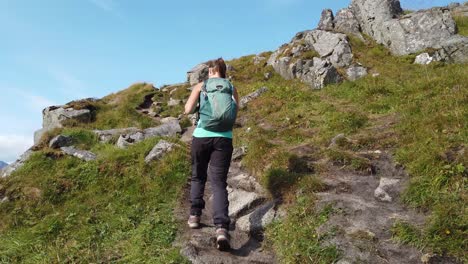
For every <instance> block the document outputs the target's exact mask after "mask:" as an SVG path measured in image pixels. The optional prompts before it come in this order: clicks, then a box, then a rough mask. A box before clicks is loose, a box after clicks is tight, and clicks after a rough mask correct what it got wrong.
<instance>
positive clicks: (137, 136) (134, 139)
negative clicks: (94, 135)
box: [116, 132, 145, 148]
mask: <svg viewBox="0 0 468 264" xmlns="http://www.w3.org/2000/svg"><path fill="white" fill-rule="evenodd" d="M143 140H145V135H144V134H143V133H142V132H136V133H133V134H130V135H120V137H119V139H118V140H117V144H116V146H117V147H118V148H127V147H128V146H130V145H133V144H135V143H138V142H141V141H143Z"/></svg>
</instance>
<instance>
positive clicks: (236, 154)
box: [231, 146, 247, 160]
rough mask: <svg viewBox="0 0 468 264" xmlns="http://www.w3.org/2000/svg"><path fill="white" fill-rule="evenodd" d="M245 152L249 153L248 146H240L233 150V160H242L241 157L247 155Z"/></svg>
mask: <svg viewBox="0 0 468 264" xmlns="http://www.w3.org/2000/svg"><path fill="white" fill-rule="evenodd" d="M245 154H247V147H245V146H243V147H240V148H235V149H234V150H233V151H232V158H231V160H240V159H242V157H244V156H245Z"/></svg>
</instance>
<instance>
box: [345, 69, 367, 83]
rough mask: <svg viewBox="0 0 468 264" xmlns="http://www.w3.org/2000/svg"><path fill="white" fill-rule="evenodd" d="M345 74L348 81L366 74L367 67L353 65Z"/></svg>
mask: <svg viewBox="0 0 468 264" xmlns="http://www.w3.org/2000/svg"><path fill="white" fill-rule="evenodd" d="M346 75H348V79H349V80H350V81H355V80H357V79H360V78H362V77H364V76H366V75H367V69H366V68H364V67H361V66H356V65H353V66H351V67H349V68H348V69H347V70H346Z"/></svg>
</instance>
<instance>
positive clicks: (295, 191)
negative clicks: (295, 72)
mask: <svg viewBox="0 0 468 264" xmlns="http://www.w3.org/2000/svg"><path fill="white" fill-rule="evenodd" d="M460 21H462V22H460ZM463 21H464V22H463ZM457 22H459V25H458V26H459V31H460V32H461V33H462V32H465V33H466V30H467V27H466V25H467V24H466V19H461V18H460V19H457ZM351 43H352V47H353V52H354V54H355V60H356V61H358V62H360V63H362V64H363V65H364V66H366V67H368V68H369V69H370V74H369V75H368V76H367V77H365V78H363V79H360V80H358V81H356V82H344V83H342V84H339V85H331V86H328V87H326V88H325V89H323V90H312V89H310V88H309V87H307V86H306V85H305V84H303V83H301V82H300V81H297V80H293V81H286V80H284V79H282V78H281V77H280V76H279V75H277V74H275V73H274V71H273V69H272V68H271V67H267V66H264V65H262V64H259V65H254V64H253V56H246V57H242V58H239V59H235V60H232V61H230V62H229V64H231V65H232V66H233V67H234V69H235V70H234V71H232V72H230V73H229V74H230V75H231V76H232V78H233V82H234V84H235V86H236V87H237V88H238V90H239V93H240V95H241V96H242V95H246V94H248V93H250V92H252V91H254V90H256V89H258V88H260V87H262V86H266V87H268V88H269V90H268V92H266V93H265V94H264V95H262V96H261V97H260V98H258V99H256V100H254V101H253V102H251V103H250V104H249V105H248V107H247V108H245V109H244V110H242V111H241V112H240V114H239V119H240V123H242V126H241V127H239V128H236V130H235V139H234V144H235V145H236V146H248V149H249V152H248V154H247V156H246V157H245V159H244V160H243V165H244V166H245V167H247V168H248V169H249V170H250V171H251V172H252V173H253V174H254V175H255V176H256V177H257V178H258V179H259V181H260V182H261V183H262V184H263V185H264V186H265V187H266V188H267V189H268V190H269V191H270V193H271V195H272V196H273V197H276V198H282V200H283V206H284V207H285V208H286V210H287V212H288V216H287V217H286V219H284V221H282V222H277V223H274V224H272V225H271V226H269V227H268V228H267V242H268V243H267V244H269V245H270V246H271V247H273V248H274V249H275V250H276V252H277V253H278V257H279V259H280V260H281V261H282V262H284V263H306V262H313V263H331V262H333V261H334V260H336V259H337V258H338V257H339V255H340V252H339V250H337V249H336V248H335V247H333V246H329V247H324V246H322V245H321V241H323V239H324V237H323V236H320V235H319V234H317V233H316V231H315V228H317V227H318V226H320V225H321V224H322V223H324V222H325V221H326V220H327V218H328V216H329V215H330V214H331V213H333V210H334V209H333V208H332V207H326V208H325V209H323V210H321V211H317V210H316V209H315V207H314V205H315V201H314V199H315V198H314V193H315V192H317V191H319V190H322V189H323V188H324V186H323V184H322V183H321V182H320V176H321V175H322V174H324V173H325V171H324V170H325V167H324V166H321V165H320V164H322V163H321V161H322V160H330V161H332V162H333V161H336V162H339V163H340V164H342V165H343V167H347V168H349V169H351V170H356V171H365V170H367V169H369V164H367V163H366V160H363V159H360V158H359V157H357V156H356V155H354V154H353V153H354V152H356V151H359V150H381V149H389V150H392V151H393V152H394V154H395V157H396V159H397V161H398V162H399V163H400V164H401V165H403V166H404V167H405V168H406V169H407V171H408V173H409V174H410V175H411V183H410V186H409V188H408V189H407V190H406V193H405V194H404V201H405V203H406V204H407V205H408V206H411V207H414V208H417V209H418V210H423V211H426V212H428V213H429V214H430V218H429V221H428V222H427V225H426V226H425V227H424V229H422V230H419V229H417V228H416V227H414V226H412V225H411V223H404V222H400V223H397V224H396V225H395V226H394V228H393V233H394V239H395V240H396V241H400V242H401V243H407V244H411V245H414V246H417V247H420V248H424V250H425V251H433V252H435V253H439V254H449V255H452V256H456V257H458V258H460V259H462V260H465V261H467V260H468V259H467V256H466V253H465V252H468V248H467V245H468V243H466V242H467V241H466V237H467V224H466V223H468V217H467V216H468V214H467V211H466V206H465V204H466V202H467V196H466V189H467V188H466V187H467V181H466V179H467V176H468V175H467V169H466V168H467V166H468V159H467V158H468V157H467V155H468V154H467V152H466V151H464V152H463V151H461V150H464V149H465V148H466V142H468V127H467V126H468V110H467V108H466V105H468V92H467V91H468V89H467V88H468V87H467V83H468V75H467V74H466V73H467V69H468V67H467V65H466V64H465V65H444V64H441V63H433V64H430V65H428V66H421V65H414V64H412V61H413V59H414V56H405V57H393V56H391V55H390V53H389V51H388V50H387V49H385V48H384V47H382V46H380V45H377V44H376V43H374V42H373V41H371V40H367V42H366V43H364V42H362V41H360V40H357V39H353V38H352V39H351ZM269 54H271V53H269V52H268V53H265V54H262V55H264V56H266V57H268V55H269ZM267 72H270V73H272V77H271V78H269V79H268V80H265V77H264V74H265V73H267ZM373 74H378V76H375V77H373V76H372V75H373ZM175 88H178V89H177V91H176V92H174V93H173V96H172V97H174V98H180V99H184V98H186V97H187V96H188V91H187V90H186V89H185V88H187V86H180V87H175ZM175 88H174V87H173V88H171V89H175ZM147 95H152V96H154V98H155V99H158V100H160V101H161V102H165V101H167V100H168V98H169V95H168V93H163V92H158V91H155V90H154V88H153V87H152V85H149V84H135V85H133V86H131V87H130V88H129V89H126V90H123V91H121V92H118V93H116V94H112V95H109V96H107V97H105V98H103V99H102V100H98V101H92V100H85V101H78V102H73V103H71V105H73V106H74V107H75V108H88V109H91V110H92V111H93V112H94V119H93V122H91V123H88V124H82V123H69V124H67V127H66V128H64V129H60V130H56V131H53V132H51V133H49V134H48V135H46V136H45V138H44V143H45V142H47V139H50V138H51V137H52V136H54V135H57V134H59V133H62V134H66V135H70V136H72V137H73V139H74V141H75V145H76V146H77V147H79V148H82V149H88V150H91V151H93V152H94V153H96V154H98V157H99V158H98V160H96V161H93V162H87V163H85V162H82V161H79V160H77V159H75V158H71V157H68V156H63V155H62V154H60V153H59V152H57V151H54V150H51V149H48V148H47V147H46V144H42V145H41V146H40V147H39V150H38V151H37V152H36V153H35V154H34V155H33V156H32V158H31V159H30V160H29V161H28V162H27V164H26V165H25V166H24V167H23V168H22V169H20V170H19V171H17V172H15V173H14V174H13V175H12V176H11V177H9V178H7V179H0V192H1V193H4V194H6V196H8V197H9V198H10V202H6V203H0V219H2V221H1V222H0V263H17V262H23V263H108V262H121V263H145V262H146V263H183V262H184V261H185V260H184V259H183V258H182V257H181V256H180V255H179V253H178V251H179V250H178V249H177V248H174V247H173V246H172V242H173V240H174V238H175V234H176V230H177V223H176V222H175V220H174V217H173V212H172V209H173V208H174V206H175V205H176V204H177V203H178V201H179V200H180V199H181V197H182V196H181V191H182V189H183V188H184V187H185V183H186V180H187V178H188V177H189V174H190V164H189V157H188V151H187V150H184V149H181V148H179V149H177V150H175V151H174V152H172V153H171V154H169V155H168V156H166V157H165V158H164V159H163V160H161V161H157V162H153V163H151V164H149V165H147V164H145V163H144V157H145V155H146V154H147V153H148V152H149V150H150V149H151V148H152V147H153V146H154V144H155V143H156V142H158V140H159V139H158V138H155V139H149V140H147V141H144V142H141V143H139V144H136V145H134V146H132V147H130V148H128V149H126V150H121V149H117V148H116V147H115V146H113V145H111V144H102V143H99V142H98V140H97V138H96V137H95V136H94V134H93V133H91V132H90V130H91V129H108V128H116V127H130V126H137V127H140V128H146V127H151V126H154V125H157V123H156V122H155V121H153V120H152V119H151V118H149V117H147V116H143V115H141V114H140V113H138V112H137V111H136V108H137V107H138V106H139V105H140V104H141V103H143V98H144V97H145V96H147ZM159 111H160V112H161V115H162V116H169V115H173V116H177V115H179V114H180V113H181V112H182V106H177V107H174V108H169V107H167V106H166V105H164V104H163V105H162V106H161V109H160V110H159ZM340 133H345V134H346V136H347V137H350V138H352V139H353V141H352V143H340V148H339V149H338V150H334V151H331V150H328V149H327V146H328V144H329V142H330V140H331V138H333V137H334V136H336V135H337V134H340ZM170 140H172V141H174V142H177V139H170ZM304 149H305V150H306V151H305V153H306V157H303V156H304V155H303V154H304V153H303V152H304ZM311 163H312V164H314V165H313V166H312V167H311V165H310V164H311ZM329 235H333V234H329Z"/></svg>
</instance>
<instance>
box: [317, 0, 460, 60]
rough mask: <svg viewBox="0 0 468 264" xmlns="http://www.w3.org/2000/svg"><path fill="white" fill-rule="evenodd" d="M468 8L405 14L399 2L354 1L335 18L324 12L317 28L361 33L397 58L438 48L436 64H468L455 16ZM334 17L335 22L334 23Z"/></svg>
mask: <svg viewBox="0 0 468 264" xmlns="http://www.w3.org/2000/svg"><path fill="white" fill-rule="evenodd" d="M467 11H468V5H460V4H453V5H450V6H448V7H437V8H431V9H427V10H419V11H416V12H412V13H409V14H403V10H402V8H401V6H400V2H399V1H397V0H353V1H352V3H351V5H350V6H349V7H348V8H344V9H342V10H340V11H339V12H338V13H337V14H336V16H333V13H332V12H331V10H329V9H325V10H324V11H323V12H322V18H321V20H320V23H319V25H318V29H325V30H328V31H333V32H342V33H347V34H352V35H355V36H358V37H360V38H361V39H363V38H362V35H361V33H364V34H366V35H368V36H370V37H372V38H373V39H374V40H375V41H377V42H378V43H380V44H383V45H385V46H387V47H388V48H389V49H390V51H391V52H392V53H393V54H395V55H407V54H412V53H418V52H421V51H423V50H425V49H429V48H430V49H435V50H436V51H435V52H434V53H435V54H434V56H433V57H434V61H444V62H450V63H464V62H467V61H468V38H467V37H464V36H460V35H456V33H457V30H456V25H455V21H454V20H453V18H452V14H457V15H464V14H465V13H468V12H467ZM332 18H333V20H332Z"/></svg>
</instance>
